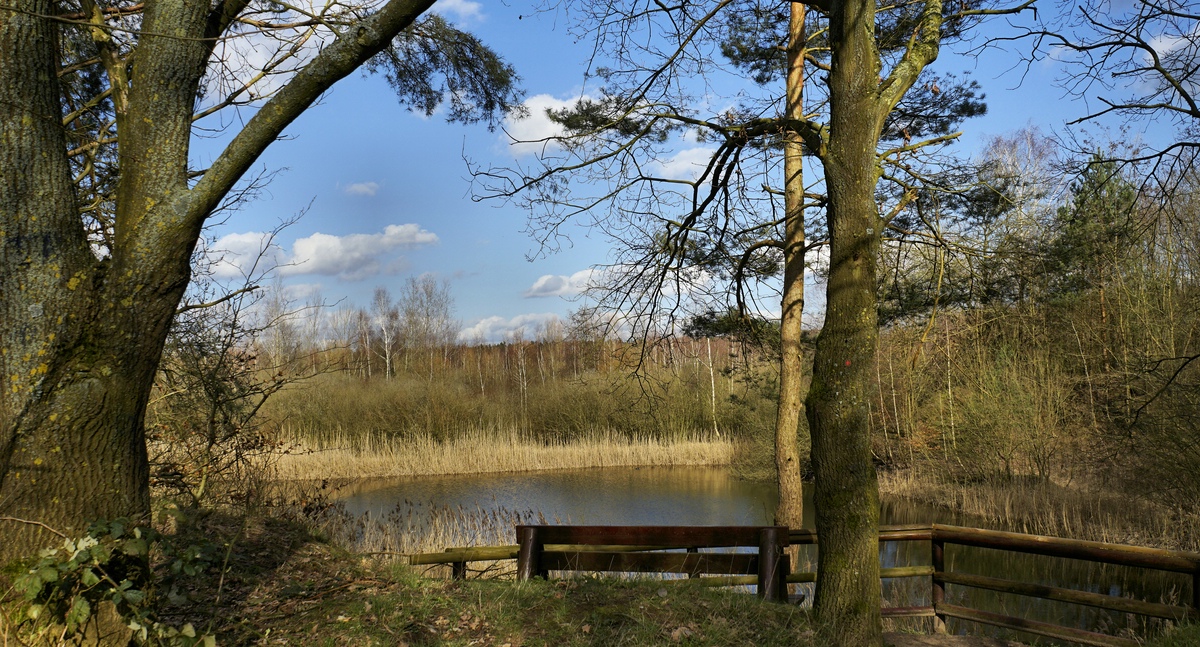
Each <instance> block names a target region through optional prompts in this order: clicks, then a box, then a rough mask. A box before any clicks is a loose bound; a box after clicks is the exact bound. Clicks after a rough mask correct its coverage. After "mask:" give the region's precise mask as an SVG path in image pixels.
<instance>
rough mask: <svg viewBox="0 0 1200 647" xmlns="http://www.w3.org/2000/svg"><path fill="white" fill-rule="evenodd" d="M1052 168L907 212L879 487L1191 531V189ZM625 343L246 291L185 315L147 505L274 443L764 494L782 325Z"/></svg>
mask: <svg viewBox="0 0 1200 647" xmlns="http://www.w3.org/2000/svg"><path fill="white" fill-rule="evenodd" d="M1055 153H1056V149H1055V148H1054V144H1053V142H1052V141H1051V140H1049V139H1048V138H1045V137H1043V136H1042V135H1041V134H1040V133H1037V132H1035V131H1023V132H1019V133H1015V134H1013V135H1012V136H1009V137H1002V138H997V139H996V140H995V141H994V142H993V144H992V146H991V147H990V148H989V149H988V150H987V151H986V153H985V154H984V156H983V160H982V162H981V163H980V164H978V165H977V166H976V167H975V168H974V169H973V173H975V177H976V180H977V181H976V183H975V184H974V187H973V189H972V190H971V191H969V192H960V193H957V194H947V195H944V196H941V197H938V198H937V199H930V200H929V201H928V203H927V204H925V205H923V206H922V207H921V208H919V209H916V210H914V213H916V214H919V217H925V218H929V219H930V221H932V222H935V223H937V226H936V227H935V228H933V230H934V231H935V232H936V236H937V238H938V240H936V241H933V240H931V239H930V237H929V236H928V235H922V236H915V237H911V238H906V237H905V236H902V235H901V236H895V237H893V238H891V239H889V240H888V241H887V242H886V244H885V245H884V247H883V250H882V253H881V263H882V266H883V267H885V268H886V271H885V272H881V273H880V276H881V280H880V286H879V289H880V294H881V295H882V298H881V304H882V305H881V308H880V310H881V312H880V315H881V321H883V322H885V324H884V328H883V330H882V334H881V345H880V351H879V354H878V361H877V363H876V366H875V378H876V382H877V385H876V386H877V387H878V390H877V400H876V401H873V402H871V404H870V406H871V434H872V445H873V453H874V457H875V461H876V464H877V466H878V467H879V468H881V469H882V470H895V469H912V468H920V469H921V470H924V471H926V472H927V473H929V474H930V475H932V476H934V477H937V478H939V479H941V480H943V481H948V482H952V483H956V484H959V485H963V486H967V487H970V486H972V485H973V484H983V483H997V482H1000V483H1008V484H1019V485H1021V486H1022V487H1025V486H1028V487H1030V488H1033V487H1037V486H1038V485H1039V484H1051V483H1052V484H1055V485H1057V486H1065V487H1070V488H1074V489H1079V490H1083V491H1097V492H1104V493H1106V494H1114V493H1116V494H1118V495H1128V496H1129V497H1132V498H1133V500H1137V501H1142V502H1146V503H1150V504H1152V506H1153V507H1154V508H1155V509H1157V510H1162V511H1168V512H1169V514H1172V515H1178V517H1177V518H1181V517H1186V518H1195V517H1194V515H1195V514H1196V513H1197V503H1196V501H1197V499H1196V497H1195V493H1196V492H1197V491H1200V442H1198V436H1200V434H1197V429H1198V423H1200V420H1198V419H1197V417H1198V416H1200V409H1198V408H1197V404H1198V400H1200V373H1198V370H1200V369H1198V368H1197V366H1196V364H1197V363H1196V362H1195V360H1196V359H1197V358H1200V349H1198V348H1197V346H1198V345H1200V344H1198V340H1197V333H1198V332H1200V318H1198V307H1197V306H1198V305H1200V301H1198V300H1200V291H1198V289H1197V288H1198V287H1200V286H1198V279H1197V277H1198V275H1200V274H1198V272H1200V266H1198V263H1200V253H1198V252H1200V224H1198V223H1197V218H1196V212H1197V207H1198V205H1197V196H1196V188H1197V185H1196V181H1195V180H1196V178H1195V177H1193V176H1191V175H1185V176H1183V177H1180V178H1171V179H1169V180H1168V179H1167V178H1159V180H1161V181H1159V182H1157V183H1155V182H1152V181H1151V180H1154V179H1155V178H1154V177H1153V176H1142V177H1139V176H1138V175H1137V174H1135V172H1134V171H1136V168H1135V167H1134V166H1132V165H1121V164H1118V163H1116V162H1113V161H1104V160H1103V159H1101V158H1100V157H1099V156H1098V155H1097V156H1096V157H1094V158H1092V159H1091V160H1082V161H1077V162H1076V163H1074V164H1071V161H1070V160H1060V159H1057V158H1056V156H1055ZM1066 168H1070V169H1073V170H1074V172H1073V173H1070V174H1065V173H1064V170H1063V169H1066ZM896 229H897V230H899V231H902V230H903V223H900V226H899V227H897V228H896ZM935 243H936V244H935ZM818 270H819V268H818ZM198 300H201V299H199V298H198ZM615 321H619V319H618V318H615V317H613V316H611V313H608V315H607V316H606V315H605V313H602V312H598V311H596V310H594V309H591V310H589V309H587V308H580V309H579V310H578V311H577V312H576V313H574V315H573V316H572V317H571V319H570V320H569V321H567V322H563V323H553V322H552V323H551V324H548V325H544V326H542V327H541V328H540V329H539V330H536V331H532V332H531V333H530V334H529V338H527V339H526V338H523V337H521V336H514V337H512V338H510V339H508V340H507V341H505V342H504V343H499V344H486V343H475V344H464V343H459V342H458V341H457V340H456V336H457V332H458V325H457V322H456V321H455V320H454V317H453V298H452V296H451V294H450V290H449V285H448V284H446V283H438V282H436V281H435V280H433V279H432V278H429V277H425V278H422V279H411V280H409V282H408V283H407V284H405V285H404V286H403V287H402V289H401V290H400V294H399V296H398V297H397V298H395V299H393V298H392V296H391V294H390V293H389V292H388V290H387V289H384V288H380V289H379V290H378V291H377V292H376V298H375V300H374V303H373V304H372V306H371V307H369V308H365V309H360V308H354V307H350V306H342V307H338V308H323V307H320V304H318V303H316V302H313V303H309V304H307V305H299V306H296V305H294V304H288V303H287V302H286V301H285V300H284V299H283V297H282V292H280V291H279V290H255V291H248V292H244V293H241V294H236V295H235V296H234V297H232V298H229V299H227V300H225V301H223V302H221V303H220V304H218V305H217V306H214V307H209V308H201V309H195V310H188V311H185V312H184V313H183V314H182V315H181V317H180V319H179V321H178V322H177V324H176V327H175V330H174V332H173V334H172V337H171V339H170V340H169V342H168V350H167V354H166V356H165V360H164V363H163V368H162V371H161V372H160V379H159V385H158V387H157V389H156V396H155V398H154V399H153V400H152V404H151V411H150V416H151V419H150V424H151V428H152V429H153V430H154V432H155V434H156V435H157V438H158V439H160V440H170V441H171V442H170V443H159V444H157V445H156V446H157V447H160V448H168V449H166V450H164V451H165V453H160V454H159V460H158V463H157V467H156V475H157V476H158V482H159V483H160V484H170V483H172V482H174V483H175V484H176V485H180V484H181V483H184V482H187V481H189V479H190V480H193V481H194V480H195V479H196V478H198V475H207V474H209V473H212V474H216V473H219V472H225V471H228V470H229V469H233V467H232V466H236V465H237V464H238V462H239V461H241V460H242V459H243V458H244V457H245V456H246V455H249V454H254V453H255V452H258V451H278V450H280V448H283V447H286V446H288V444H289V443H300V444H302V445H303V446H305V447H308V448H318V449H320V448H327V447H330V446H335V445H338V446H346V445H349V446H350V447H353V446H355V445H356V443H361V446H362V447H367V446H369V445H370V444H371V443H375V442H378V441H381V440H382V441H386V442H403V441H405V440H411V439H418V438H419V439H423V440H433V441H435V442H443V441H448V440H452V439H455V438H458V437H462V436H465V435H470V434H479V433H481V432H483V433H485V434H486V433H497V434H500V433H502V434H503V435H505V437H508V435H509V434H512V433H517V434H519V435H520V436H521V437H522V438H526V439H529V440H531V441H535V442H540V443H545V444H548V445H552V444H567V443H570V442H572V441H576V440H580V439H583V438H589V437H596V436H600V435H602V436H612V435H614V434H615V435H617V436H621V437H626V438H630V439H634V438H657V439H679V440H683V439H697V438H706V437H708V438H713V437H722V438H725V439H732V440H734V441H736V442H737V444H738V447H739V450H738V451H737V452H736V458H735V459H734V468H735V470H737V471H738V473H739V474H742V475H743V476H746V477H748V478H759V479H769V478H772V477H773V469H774V468H773V464H772V456H773V446H772V440H773V436H772V433H773V425H774V419H775V406H776V402H777V394H778V361H779V357H778V355H779V347H778V332H777V326H776V324H775V323H774V322H772V321H771V320H769V319H765V318H762V317H758V318H755V317H753V316H747V315H745V314H739V313H738V312H737V311H736V310H734V309H731V308H728V307H727V306H724V305H722V306H721V308H720V309H709V310H707V311H701V312H698V313H693V314H692V315H691V316H690V317H689V318H688V319H687V320H685V321H684V322H682V325H681V327H680V332H681V334H679V335H678V336H675V337H656V338H647V337H643V338H640V339H629V338H626V339H620V338H619V337H617V336H615V333H614V326H613V323H614V322H615ZM812 332H814V331H810V334H811V333H812ZM247 439H249V440H247ZM806 444H807V439H806V438H802V439H801V447H800V451H801V455H802V456H807V453H808V448H807V446H806ZM180 448H191V449H189V450H188V452H189V454H188V456H183V455H182V454H181V450H180ZM205 461H208V462H212V463H213V464H212V465H210V466H207V467H205V466H204V465H203V463H205ZM221 461H227V462H228V465H226V464H225V463H221ZM218 463H220V464H221V465H222V467H218V466H217V464H218ZM806 469H807V468H806ZM1147 475H1152V478H1147ZM172 479H174V481H172ZM193 489H194V488H193ZM1134 509H1135V508H1133V507H1131V508H1130V510H1134ZM1184 526H1185V528H1186V526H1187V524H1184ZM1193 539H1194V538H1189V539H1187V540H1186V541H1192V540H1193Z"/></svg>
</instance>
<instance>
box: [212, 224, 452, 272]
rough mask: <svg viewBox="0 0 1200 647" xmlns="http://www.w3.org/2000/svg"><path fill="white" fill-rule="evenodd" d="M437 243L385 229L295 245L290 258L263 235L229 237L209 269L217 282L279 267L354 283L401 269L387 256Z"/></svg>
mask: <svg viewBox="0 0 1200 647" xmlns="http://www.w3.org/2000/svg"><path fill="white" fill-rule="evenodd" d="M437 242H438V237H437V234H435V233H433V232H430V231H427V230H425V229H422V228H421V226H420V225H415V224H405V225H388V226H387V227H385V228H384V230H383V231H382V232H379V233H375V234H349V235H346V236H333V235H330V234H322V233H320V232H318V233H315V234H313V235H311V236H306V237H304V238H300V239H297V240H296V242H295V243H293V244H292V249H291V252H288V251H286V250H284V249H282V248H280V247H279V246H278V245H275V244H273V243H271V242H270V235H269V234H266V233H263V232H247V233H239V234H229V235H226V236H223V237H221V238H220V239H218V240H217V241H216V242H215V243H214V244H213V245H212V250H213V252H214V255H216V256H218V257H220V261H219V262H218V263H216V264H215V265H214V268H213V269H214V272H215V273H216V275H217V276H218V277H222V278H229V277H240V276H246V275H248V274H252V273H254V271H255V266H256V264H257V270H258V271H262V270H264V269H268V268H270V267H272V266H277V267H279V273H280V274H281V275H283V276H298V275H304V274H312V275H320V276H336V277H338V278H339V279H342V280H345V281H357V280H360V279H363V278H366V277H368V276H373V275H375V274H379V273H381V272H385V271H389V270H394V269H395V268H398V267H403V266H404V264H403V262H402V261H401V260H398V259H394V258H391V255H392V254H394V253H395V252H397V251H399V250H402V249H411V248H413V247H419V246H423V245H433V244H436V243H437Z"/></svg>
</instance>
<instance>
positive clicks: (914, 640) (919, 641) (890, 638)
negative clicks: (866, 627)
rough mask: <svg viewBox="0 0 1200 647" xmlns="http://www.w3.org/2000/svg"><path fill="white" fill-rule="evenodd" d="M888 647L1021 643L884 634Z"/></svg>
mask: <svg viewBox="0 0 1200 647" xmlns="http://www.w3.org/2000/svg"><path fill="white" fill-rule="evenodd" d="M883 644H885V645H887V646H888V647H1022V645H1021V643H1014V642H1009V641H1007V640H996V639H995V638H981V637H978V636H942V635H938V636H923V635H921V634H884V635H883Z"/></svg>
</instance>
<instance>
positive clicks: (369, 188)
mask: <svg viewBox="0 0 1200 647" xmlns="http://www.w3.org/2000/svg"><path fill="white" fill-rule="evenodd" d="M345 191H346V195H365V196H373V195H375V194H376V193H378V192H379V183H378V182H355V183H354V184H351V185H350V186H348V187H346V188H345Z"/></svg>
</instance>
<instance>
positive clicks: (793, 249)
mask: <svg viewBox="0 0 1200 647" xmlns="http://www.w3.org/2000/svg"><path fill="white" fill-rule="evenodd" d="M804 13H805V7H804V5H803V4H801V3H798V2H795V3H792V13H791V19H790V21H789V24H788V76H787V116H788V118H790V119H797V120H799V119H802V118H803V117H804V114H803V110H804V108H803V104H802V102H801V97H802V96H803V88H804V51H805V49H806V47H805V42H804V40H805V38H804ZM783 154H784V158H783V166H784V202H785V205H784V208H785V210H786V213H787V220H786V224H785V240H784V250H783V254H784V269H783V303H782V306H783V308H782V316H781V319H780V323H779V336H780V342H781V343H780V365H779V412H778V414H777V417H776V421H775V472H776V479H777V482H778V484H779V505H778V507H776V508H775V523H776V524H778V525H783V526H787V527H789V528H801V527H803V525H804V489H803V488H804V484H803V483H802V481H801V479H800V435H801V434H800V430H801V425H804V427H805V430H807V426H808V421H807V420H806V419H805V417H804V395H805V393H804V356H803V348H802V346H801V343H800V342H801V335H802V333H803V330H802V324H803V315H804V166H803V162H804V157H803V156H804V149H803V139H802V138H801V136H800V135H799V134H798V133H794V132H793V133H788V135H787V138H786V140H785V142H784V153H783ZM789 554H790V555H791V556H792V560H793V562H795V561H796V559H797V557H798V555H799V551H798V550H793V551H791V552H790V553H789ZM797 566H799V565H798V564H796V563H793V564H792V567H793V568H796V567H797Z"/></svg>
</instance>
